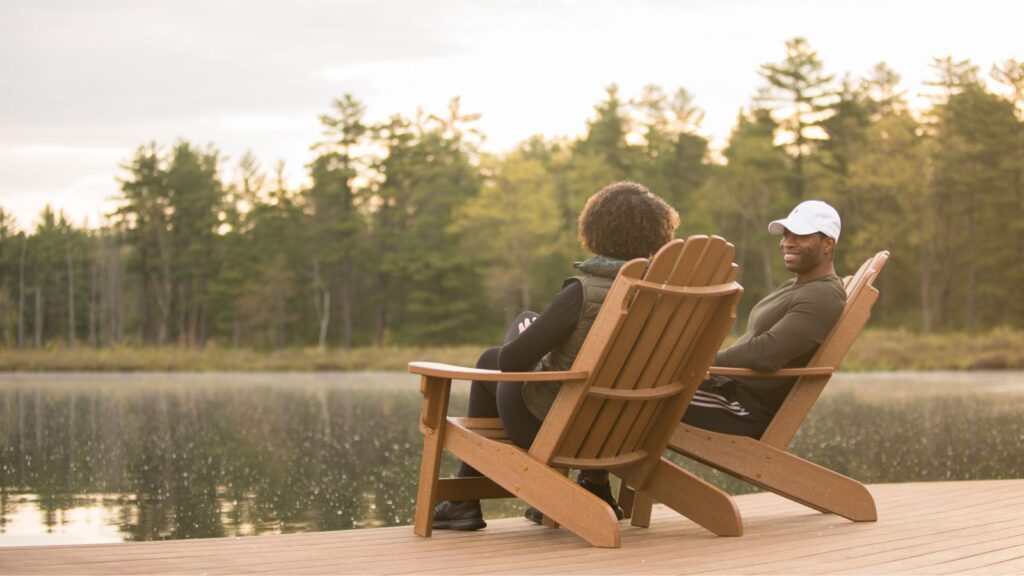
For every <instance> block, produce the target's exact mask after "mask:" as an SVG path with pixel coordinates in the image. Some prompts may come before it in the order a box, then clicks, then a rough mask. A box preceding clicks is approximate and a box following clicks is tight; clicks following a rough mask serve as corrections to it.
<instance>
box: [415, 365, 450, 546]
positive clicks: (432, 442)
mask: <svg viewBox="0 0 1024 576" xmlns="http://www.w3.org/2000/svg"><path fill="white" fill-rule="evenodd" d="M450 389H451V381H447V382H442V383H440V384H439V385H428V378H427V377H424V378H423V385H422V386H421V391H422V392H423V400H424V402H423V404H424V408H423V412H424V414H423V417H422V420H421V423H420V429H421V430H422V431H423V455H422V456H421V457H420V479H419V486H418V487H417V489H416V516H415V517H414V519H413V528H412V529H413V532H414V533H415V534H416V535H418V536H423V537H424V538H429V537H430V534H431V531H432V530H433V527H434V504H435V503H436V502H437V486H438V476H439V475H440V473H441V451H442V449H444V438H445V431H446V429H447V428H448V422H447V420H446V419H445V414H446V413H447V412H448V393H449V390H450Z"/></svg>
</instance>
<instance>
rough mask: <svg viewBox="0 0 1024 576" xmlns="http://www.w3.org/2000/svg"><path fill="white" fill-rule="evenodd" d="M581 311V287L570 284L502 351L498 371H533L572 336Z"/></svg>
mask: <svg viewBox="0 0 1024 576" xmlns="http://www.w3.org/2000/svg"><path fill="white" fill-rule="evenodd" d="M582 310H583V285H582V284H581V283H580V282H579V281H578V280H570V281H569V282H568V283H567V284H566V285H565V287H564V288H562V290H561V291H560V292H559V293H558V294H556V295H555V297H554V298H552V299H551V302H550V303H549V304H548V306H547V308H545V309H544V312H542V313H541V314H540V316H538V317H537V319H536V320H534V321H533V322H532V323H531V324H530V325H529V327H528V328H527V329H526V330H524V331H523V332H521V333H520V334H519V336H516V337H515V338H513V339H512V340H510V341H509V342H508V343H506V344H505V345H504V346H502V347H501V350H500V351H499V352H498V368H499V369H500V370H503V371H505V372H524V371H527V370H532V369H533V367H534V366H535V365H536V364H537V362H540V359H541V358H543V357H544V355H545V354H547V353H548V352H550V351H552V350H554V349H555V348H556V347H557V346H558V345H559V344H561V343H562V342H564V341H565V339H566V338H568V337H569V335H571V334H572V331H573V330H574V329H575V328H576V323H577V322H579V319H580V313H581V312H582Z"/></svg>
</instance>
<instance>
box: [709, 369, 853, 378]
mask: <svg viewBox="0 0 1024 576" xmlns="http://www.w3.org/2000/svg"><path fill="white" fill-rule="evenodd" d="M835 371H836V369H835V368H833V367H832V366H817V367H814V368H783V369H782V370H776V371H774V372H762V371H760V370H751V369H749V368H727V367H725V366H712V367H711V368H709V369H708V372H709V373H710V374H711V375H712V376H748V377H754V378H779V377H783V376H828V375H830V374H832V373H833V372H835Z"/></svg>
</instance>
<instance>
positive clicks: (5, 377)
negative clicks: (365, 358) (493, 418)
mask: <svg viewBox="0 0 1024 576" xmlns="http://www.w3.org/2000/svg"><path fill="white" fill-rule="evenodd" d="M418 383H419V381H418V379H417V377H415V376H412V375H409V374H404V373H337V374H239V373H231V374H20V373H19V374H0V546H20V545H38V544H66V543H97V542H119V541H126V540H158V539H176V538H204V537H213V536H236V535H239V536H240V535H252V534H275V533H284V532H305V531H317V530H336V529H348V528H361V527H370V526H386V525H397V524H409V523H411V522H412V516H413V509H414V500H415V493H416V479H417V470H418V466H419V458H420V446H421V435H420V433H419V431H418V429H417V419H418V417H419V411H420V398H421V397H420V395H419V386H418ZM454 389H455V393H454V397H453V401H452V410H451V413H453V414H464V412H465V405H466V399H467V395H468V394H467V393H468V384H467V385H465V386H461V385H459V383H456V385H455V386H454ZM792 450H793V451H794V452H796V453H798V454H800V455H802V456H804V457H806V458H808V459H810V460H812V461H814V462H818V463H820V464H823V465H824V466H827V467H829V468H832V469H834V470H837V471H839V472H841V473H844V474H847V475H849V476H852V477H854V478H856V479H858V480H860V481H863V482H867V483H872V482H910V481H925V480H953V479H992V478H1021V477H1024V372H973V373H891V374H881V373H872V374H850V373H844V374H839V375H837V376H836V377H835V378H834V379H833V381H832V383H831V384H830V385H829V387H828V389H827V390H826V391H825V393H824V395H823V396H822V398H821V400H820V401H819V402H818V404H817V405H816V406H815V408H814V410H813V411H812V413H811V415H810V417H809V419H808V421H807V422H805V424H804V426H803V428H802V429H801V431H800V433H799V435H798V436H797V437H796V438H795V439H794V442H793V445H792ZM675 459H676V461H678V462H682V461H683V459H681V458H678V457H677V458H675ZM686 466H687V467H689V468H691V469H694V470H697V471H698V473H700V474H701V475H704V476H705V477H707V478H710V479H711V480H712V481H713V482H715V483H716V484H718V485H720V486H723V487H724V488H726V489H727V490H729V491H730V492H733V493H742V492H746V491H751V487H750V486H748V485H746V484H744V483H742V482H739V481H736V480H734V479H732V478H729V477H726V476H723V475H720V474H718V473H716V472H714V471H710V470H707V469H704V468H703V467H700V466H699V465H695V464H691V463H687V464H686ZM454 469H455V462H454V460H450V459H447V460H446V462H445V465H444V468H443V470H442V473H444V474H451V473H453V472H454ZM522 509H523V504H522V503H520V502H518V501H515V500H503V501H490V502H486V503H485V514H486V515H487V516H488V517H497V516H508V515H518V514H521V511H522Z"/></svg>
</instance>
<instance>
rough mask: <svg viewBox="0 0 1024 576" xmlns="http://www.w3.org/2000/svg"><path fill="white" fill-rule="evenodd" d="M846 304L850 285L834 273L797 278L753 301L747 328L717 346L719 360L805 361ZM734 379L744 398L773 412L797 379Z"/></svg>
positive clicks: (742, 363)
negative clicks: (720, 347)
mask: <svg viewBox="0 0 1024 576" xmlns="http://www.w3.org/2000/svg"><path fill="white" fill-rule="evenodd" d="M845 304H846V291H845V290H844V289H843V283H842V281H841V280H840V279H839V277H838V276H836V275H835V274H829V275H828V276H824V277H822V278H817V279H815V280H810V281H807V282H799V283H798V282H797V281H796V279H795V278H793V279H791V280H789V281H788V282H786V283H785V284H783V285H782V286H780V287H779V288H777V289H776V290H775V291H774V292H772V293H771V294H769V295H768V296H766V297H765V298H764V299H763V300H761V301H760V302H758V303H757V304H756V305H755V306H754V308H753V309H752V310H751V311H750V317H749V318H748V320H747V331H746V333H745V334H743V336H741V337H740V339H739V340H737V341H736V343H735V344H733V345H732V346H729V347H728V348H726V349H724V350H721V351H719V352H718V354H717V355H716V356H715V365H716V366H728V367H732V368H751V369H754V370H763V371H766V372H771V371H773V370H778V369H780V368H799V367H803V366H806V365H807V362H809V361H810V359H811V356H813V355H814V352H815V351H817V349H818V346H819V345H820V344H821V343H822V341H824V340H825V337H826V336H828V333H829V331H830V330H832V326H833V325H834V324H835V323H836V321H837V320H838V319H839V315H840V314H841V313H842V311H843V306H844V305H845ZM734 380H736V383H737V386H736V387H737V393H738V395H739V396H740V398H739V400H740V403H742V404H743V405H744V406H760V407H763V408H765V409H767V410H769V411H771V413H772V414H774V413H775V412H776V411H777V410H778V409H779V406H781V405H782V402H783V401H784V400H785V399H786V395H787V394H788V393H789V389H790V388H791V387H792V386H793V383H794V382H795V381H796V379H795V378H742V377H737V378H734ZM751 400H754V401H755V402H756V403H752V402H750V401H751Z"/></svg>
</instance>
